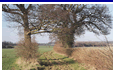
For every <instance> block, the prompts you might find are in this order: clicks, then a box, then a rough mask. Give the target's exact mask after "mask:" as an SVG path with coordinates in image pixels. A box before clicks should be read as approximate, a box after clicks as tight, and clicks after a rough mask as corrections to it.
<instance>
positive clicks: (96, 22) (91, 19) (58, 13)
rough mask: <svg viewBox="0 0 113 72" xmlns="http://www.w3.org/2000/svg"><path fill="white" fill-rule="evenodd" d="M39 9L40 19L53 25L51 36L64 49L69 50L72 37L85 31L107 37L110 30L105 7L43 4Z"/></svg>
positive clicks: (71, 44) (109, 18) (108, 14)
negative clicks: (55, 38) (56, 39)
mask: <svg viewBox="0 0 113 72" xmlns="http://www.w3.org/2000/svg"><path fill="white" fill-rule="evenodd" d="M41 7H42V8H41V14H42V17H40V19H43V20H45V21H51V23H53V26H52V27H51V28H52V29H53V31H54V34H55V35H53V36H57V38H58V39H59V41H60V42H61V43H62V44H63V46H64V48H71V47H72V46H73V42H74V36H75V37H76V36H80V35H82V34H84V33H85V31H86V30H88V31H90V32H93V33H95V34H97V35H100V34H104V35H107V34H109V33H110V29H111V28H112V20H111V14H110V12H109V9H108V7H107V6H106V5H99V4H50V5H48V4H45V5H42V6H41ZM51 36H52V35H51Z"/></svg>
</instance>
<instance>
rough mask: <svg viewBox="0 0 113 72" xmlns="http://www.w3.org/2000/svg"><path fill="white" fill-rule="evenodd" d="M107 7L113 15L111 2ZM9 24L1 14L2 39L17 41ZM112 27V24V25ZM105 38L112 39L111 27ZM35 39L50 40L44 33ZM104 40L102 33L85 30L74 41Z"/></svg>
mask: <svg viewBox="0 0 113 72" xmlns="http://www.w3.org/2000/svg"><path fill="white" fill-rule="evenodd" d="M107 6H108V7H109V10H110V12H111V14H112V17H113V4H107ZM8 24H11V23H9V22H6V21H5V20H4V17H3V16H2V41H11V42H18V41H19V37H18V35H17V34H18V30H16V29H14V28H13V29H12V28H8V27H7V25H8ZM112 27H113V26H112ZM107 38H108V40H109V41H113V29H111V34H109V35H107ZM36 40H37V42H39V43H48V42H50V40H49V36H48V35H47V34H45V35H44V36H40V35H36ZM100 40H102V41H104V40H105V38H104V36H103V35H100V36H95V34H94V33H92V32H88V31H86V33H85V34H84V35H82V36H81V37H77V39H76V41H100Z"/></svg>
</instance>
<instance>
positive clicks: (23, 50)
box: [15, 40, 38, 61]
mask: <svg viewBox="0 0 113 72" xmlns="http://www.w3.org/2000/svg"><path fill="white" fill-rule="evenodd" d="M29 46H30V47H29ZM15 51H16V53H17V56H18V57H21V58H24V59H25V60H28V61H29V60H30V59H32V60H33V59H34V60H35V59H37V55H38V44H37V43H36V41H35V40H34V41H32V42H31V43H30V45H25V42H24V40H21V41H19V42H18V45H17V46H16V48H15Z"/></svg>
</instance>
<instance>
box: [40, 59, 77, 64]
mask: <svg viewBox="0 0 113 72" xmlns="http://www.w3.org/2000/svg"><path fill="white" fill-rule="evenodd" d="M66 58H68V57H63V58H59V59H48V61H47V62H42V60H47V59H41V61H40V65H41V66H43V65H44V66H53V65H67V64H73V63H75V61H74V60H69V61H63V62H61V61H57V62H56V61H54V62H49V61H50V60H63V59H66Z"/></svg>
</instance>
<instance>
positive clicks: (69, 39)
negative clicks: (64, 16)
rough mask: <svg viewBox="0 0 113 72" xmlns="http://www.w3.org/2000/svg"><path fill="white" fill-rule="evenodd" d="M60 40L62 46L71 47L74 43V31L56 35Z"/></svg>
mask: <svg viewBox="0 0 113 72" xmlns="http://www.w3.org/2000/svg"><path fill="white" fill-rule="evenodd" d="M58 37H59V40H60V42H61V43H62V46H63V47H64V48H72V47H73V43H74V33H71V34H70V33H67V34H62V35H58Z"/></svg>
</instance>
